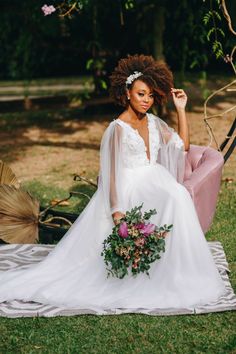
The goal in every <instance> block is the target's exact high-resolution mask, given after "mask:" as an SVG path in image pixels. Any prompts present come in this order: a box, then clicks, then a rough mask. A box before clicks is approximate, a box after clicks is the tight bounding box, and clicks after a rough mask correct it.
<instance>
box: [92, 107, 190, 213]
mask: <svg viewBox="0 0 236 354" xmlns="http://www.w3.org/2000/svg"><path fill="white" fill-rule="evenodd" d="M147 122H148V142H145V141H144V139H143V137H142V136H141V135H140V134H139V132H138V130H137V129H134V128H133V127H131V125H129V124H128V123H126V122H124V121H122V120H121V119H119V118H118V119H115V120H113V122H111V123H110V125H109V127H108V128H107V129H106V131H105V133H104V135H103V138H102V142H101V149H100V172H99V186H98V188H99V190H102V193H103V195H104V200H105V201H106V205H105V208H106V211H107V214H108V215H109V214H113V213H114V212H116V211H119V212H124V211H125V210H126V196H125V192H124V186H125V178H124V176H125V174H126V172H127V169H136V168H140V167H146V166H147V167H148V166H149V165H158V164H161V165H162V166H164V167H165V168H166V169H167V170H168V171H169V172H170V173H171V174H172V175H173V177H174V178H175V179H176V180H177V181H178V182H180V183H182V181H183V176H184V149H183V145H184V144H183V141H182V140H181V139H180V137H179V135H178V134H177V133H176V132H175V131H174V129H172V128H170V127H169V126H168V125H167V124H166V123H165V122H164V121H163V120H162V119H160V118H159V117H156V116H154V115H153V114H147ZM146 144H147V145H148V146H146ZM147 150H148V151H147ZM149 157H150V159H149Z"/></svg>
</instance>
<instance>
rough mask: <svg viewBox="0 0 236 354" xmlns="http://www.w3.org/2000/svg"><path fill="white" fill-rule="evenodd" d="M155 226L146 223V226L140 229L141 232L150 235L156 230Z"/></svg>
mask: <svg viewBox="0 0 236 354" xmlns="http://www.w3.org/2000/svg"><path fill="white" fill-rule="evenodd" d="M155 227H156V226H155V225H154V224H146V225H145V224H144V226H143V227H142V228H141V229H140V232H141V233H142V234H144V236H149V235H150V234H152V233H153V232H154V230H155Z"/></svg>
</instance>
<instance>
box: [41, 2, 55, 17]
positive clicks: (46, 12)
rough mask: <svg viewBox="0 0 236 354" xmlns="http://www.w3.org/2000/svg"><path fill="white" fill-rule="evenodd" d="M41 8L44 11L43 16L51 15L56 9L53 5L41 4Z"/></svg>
mask: <svg viewBox="0 0 236 354" xmlns="http://www.w3.org/2000/svg"><path fill="white" fill-rule="evenodd" d="M41 10H42V11H43V13H44V16H47V15H51V14H52V13H53V12H54V11H56V9H55V7H54V6H53V5H49V6H48V5H46V4H45V5H43V6H42V7H41Z"/></svg>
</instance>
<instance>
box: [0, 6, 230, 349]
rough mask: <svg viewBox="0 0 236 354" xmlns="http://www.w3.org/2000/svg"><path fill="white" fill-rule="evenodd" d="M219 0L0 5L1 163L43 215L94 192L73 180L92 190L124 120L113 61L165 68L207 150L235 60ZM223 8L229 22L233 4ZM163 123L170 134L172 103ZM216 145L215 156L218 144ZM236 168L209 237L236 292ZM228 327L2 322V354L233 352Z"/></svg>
mask: <svg viewBox="0 0 236 354" xmlns="http://www.w3.org/2000/svg"><path fill="white" fill-rule="evenodd" d="M222 3H225V2H222V1H218V0H212V1H207V0H206V1H201V0H191V1H187V0H180V1H178V2H176V1H173V2H172V1H170V0H169V1H168V0H156V1H154V0H100V1H98V0H84V1H73V0H68V1H64V2H63V1H51V2H50V4H48V5H53V6H55V9H56V11H54V12H53V13H52V14H51V15H48V16H44V14H43V12H42V10H41V7H42V6H43V5H44V2H43V1H38V0H22V1H21V2H19V1H17V0H13V1H11V2H9V1H1V2H0V5H1V11H0V42H1V46H0V50H1V55H0V128H1V129H0V159H1V160H3V161H4V162H6V163H8V165H9V166H10V167H11V168H12V169H13V171H14V172H15V174H16V176H17V177H18V178H19V180H20V181H21V183H22V185H23V187H24V188H25V189H26V190H28V191H29V192H30V193H31V194H32V195H34V196H35V197H36V198H38V199H39V200H40V203H41V205H42V206H44V207H47V206H49V205H51V204H52V203H53V202H54V203H55V201H56V200H58V199H63V198H66V197H67V196H68V194H69V192H70V191H77V192H80V193H86V194H88V195H89V196H91V195H92V194H93V193H94V191H95V189H94V187H92V186H90V185H88V184H87V183H81V182H80V183H78V182H76V181H74V180H73V176H74V174H79V175H82V176H83V177H86V178H87V179H92V180H93V181H96V178H97V175H98V170H99V144H100V140H101V137H102V134H103V132H104V130H105V128H106V127H107V126H108V124H109V122H110V121H111V120H113V119H115V118H116V117H117V116H118V115H119V112H120V108H119V107H117V106H115V105H114V104H113V102H112V101H111V100H110V98H109V95H108V90H109V75H110V74H111V71H112V70H113V68H114V66H115V65H116V63H117V61H118V60H119V59H120V58H121V57H125V56H126V55H127V54H135V53H144V54H148V55H153V56H154V57H155V58H156V59H164V60H166V61H167V63H168V64H169V66H170V68H171V69H172V70H173V72H174V77H175V86H176V87H182V88H184V89H185V91H186V93H187V95H188V98H189V100H188V106H187V115H188V121H189V127H190V136H191V143H193V144H197V145H207V144H209V142H210V137H209V134H208V132H207V129H206V126H205V123H204V112H203V104H204V101H205V100H206V98H207V97H208V96H209V95H210V94H211V93H212V92H214V91H216V90H218V89H220V88H221V87H223V86H225V85H227V84H228V83H230V82H232V81H233V80H235V72H234V70H233V67H235V66H234V63H235V60H234V59H233V58H231V60H230V59H229V57H227V54H230V53H231V51H232V48H233V47H234V45H235V36H234V35H233V33H232V32H231V31H230V29H229V26H228V22H227V20H226V19H225V18H224V16H223V13H222ZM226 4H227V9H228V12H229V14H230V17H231V21H232V24H236V3H235V2H233V1H231V2H226ZM220 5H221V6H220ZM235 87H236V85H235V84H234V85H232V86H230V90H224V91H222V92H220V93H219V94H218V95H216V96H215V97H214V99H213V100H212V101H211V102H210V104H209V114H218V113H221V112H223V111H224V110H228V109H229V108H230V107H232V105H233V104H235V102H236V100H235V92H236V91H235ZM159 114H160V115H161V116H162V117H163V118H164V119H165V120H166V121H167V122H168V123H169V124H170V125H172V126H173V127H176V115H175V112H174V108H173V105H172V103H171V102H169V103H168V104H167V106H166V107H164V109H162V110H160V112H159ZM234 118H235V111H231V112H229V113H228V114H226V115H223V116H222V117H218V118H216V119H213V120H212V121H211V124H212V129H213V131H214V134H215V137H216V140H217V142H218V143H219V144H220V143H221V142H222V141H223V140H224V138H225V135H226V134H227V132H228V130H229V128H230V126H231V124H232V122H233V120H234ZM212 146H213V147H214V148H217V146H216V144H215V143H214V141H213V143H212ZM235 167H236V158H235V154H232V155H231V156H230V158H229V159H228V160H227V162H226V164H225V166H224V171H223V176H222V183H221V189H220V194H219V199H218V205H217V212H216V215H215V218H214V222H213V224H212V226H211V229H210V230H209V232H208V233H207V235H206V237H207V239H208V240H217V241H221V242H222V244H223V247H224V250H225V253H226V256H227V260H228V262H229V267H230V270H231V273H230V280H231V283H232V286H233V288H234V290H236V278H235V277H236V251H235V249H236V247H235V240H236V233H235V229H236V222H235V211H236V206H235V191H236V186H235ZM87 202H88V199H87V197H85V196H82V195H80V196H79V197H78V196H75V197H72V198H71V199H70V200H69V201H67V202H66V203H64V206H58V207H57V209H58V210H60V211H69V212H74V213H76V214H79V213H80V212H81V211H82V210H83V208H84V207H85V205H86V204H87ZM41 240H42V239H41ZM43 241H44V242H48V240H45V238H44V239H43ZM49 241H51V242H52V240H49ZM235 322H236V321H235V313H230V312H226V313H212V314H208V315H196V316H170V317H148V316H143V315H121V316H107V317H102V316H101V317H97V316H91V315H86V316H79V317H70V318H69V317H64V318H52V319H46V318H25V319H24V318H22V319H7V318H0V333H1V341H0V353H4V354H5V353H118V352H119V353H236V334H235Z"/></svg>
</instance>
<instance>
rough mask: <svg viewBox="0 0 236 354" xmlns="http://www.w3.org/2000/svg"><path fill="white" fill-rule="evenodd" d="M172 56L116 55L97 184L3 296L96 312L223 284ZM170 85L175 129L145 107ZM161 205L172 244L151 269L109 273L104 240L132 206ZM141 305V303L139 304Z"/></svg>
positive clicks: (150, 305) (4, 280)
mask: <svg viewBox="0 0 236 354" xmlns="http://www.w3.org/2000/svg"><path fill="white" fill-rule="evenodd" d="M172 86H173V83H172V74H171V72H170V70H169V69H168V67H167V66H166V64H165V63H163V62H156V61H155V60H154V59H153V58H152V57H150V56H144V55H134V56H128V58H126V59H122V60H120V61H119V63H118V66H117V67H116V68H115V70H114V72H113V74H112V75H111V95H112V97H113V98H114V99H115V100H116V102H117V103H119V104H120V105H122V106H123V107H124V111H123V113H122V114H121V115H120V116H119V117H118V118H117V119H114V120H113V121H112V122H111V123H110V125H109V126H108V128H107V129H106V131H105V133H104V135H103V138H102V142H101V150H100V156H101V159H100V173H99V185H98V190H97V191H96V193H95V194H94V195H93V197H92V199H91V201H90V202H89V204H88V205H87V207H86V208H85V209H84V211H83V212H82V213H81V215H80V216H79V218H78V219H77V220H76V221H75V223H74V224H73V225H72V227H71V228H70V230H69V231H68V232H67V234H66V235H65V236H64V238H63V239H62V240H61V241H60V242H59V244H58V245H57V246H56V247H55V249H54V250H53V251H52V252H51V253H50V254H49V255H48V256H47V257H46V258H45V259H44V260H43V261H42V262H40V263H39V264H36V265H33V266H32V267H31V268H30V269H27V270H13V271H8V272H1V274H0V284H1V285H0V302H4V301H11V300H14V299H18V300H23V301H35V302H39V303H43V304H51V305H56V306H63V307H67V308H79V309H91V310H93V311H95V312H96V313H97V314H103V313H104V311H106V310H115V309H121V310H122V309H123V310H124V311H126V312H127V311H129V312H132V311H134V310H135V309H136V310H137V309H140V312H142V309H143V310H148V309H167V308H182V309H183V308H188V309H194V308H195V307H196V306H198V305H202V304H207V303H209V302H212V301H216V300H217V299H219V297H220V296H222V295H223V294H224V293H225V291H226V289H225V286H224V284H223V281H222V280H221V277H220V275H219V273H218V271H217V268H216V266H215V264H214V261H213V258H212V255H211V253H210V250H209V248H208V245H207V242H206V240H205V237H204V234H203V232H202V230H201V227H200V224H199V221H198V217H197V214H196V211H195V208H194V205H193V202H192V199H191V197H190V195H189V193H188V191H187V190H186V189H185V187H184V186H183V185H182V182H183V174H184V158H185V152H184V151H186V150H188V149H189V133H188V124H187V121H186V116H185V105H186V101H187V97H186V94H185V93H184V91H183V90H181V89H174V88H172ZM169 94H171V95H172V98H173V101H174V104H175V107H176V110H177V115H178V133H179V134H177V133H176V132H175V131H174V130H173V129H172V128H170V127H169V126H168V125H167V124H166V123H165V122H164V121H163V120H161V119H160V118H158V117H156V116H154V115H153V114H150V113H147V112H148V110H149V109H150V108H151V107H152V105H153V104H159V105H161V104H162V103H163V102H164V101H165V100H166V99H167V97H168V95H169ZM141 203H143V211H145V210H147V211H148V210H149V209H156V210H157V214H156V215H153V216H152V218H151V222H152V223H154V224H156V225H163V224H173V228H172V230H171V232H170V233H169V234H168V236H167V237H166V251H165V252H164V253H163V254H162V257H161V259H160V260H158V261H156V262H155V263H153V264H152V266H151V269H150V272H149V273H150V277H148V276H147V275H145V274H139V275H138V276H137V277H136V278H133V277H131V276H127V277H126V278H124V279H118V278H112V277H111V278H107V271H106V267H105V264H104V260H103V258H102V256H101V252H102V243H103V241H104V239H105V238H107V236H108V235H109V234H110V232H111V230H112V227H113V226H114V223H115V224H117V223H119V220H120V219H121V218H122V216H124V214H125V212H126V211H127V210H130V209H131V208H132V207H134V206H138V205H140V204H141ZM136 312H137V311H136Z"/></svg>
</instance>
